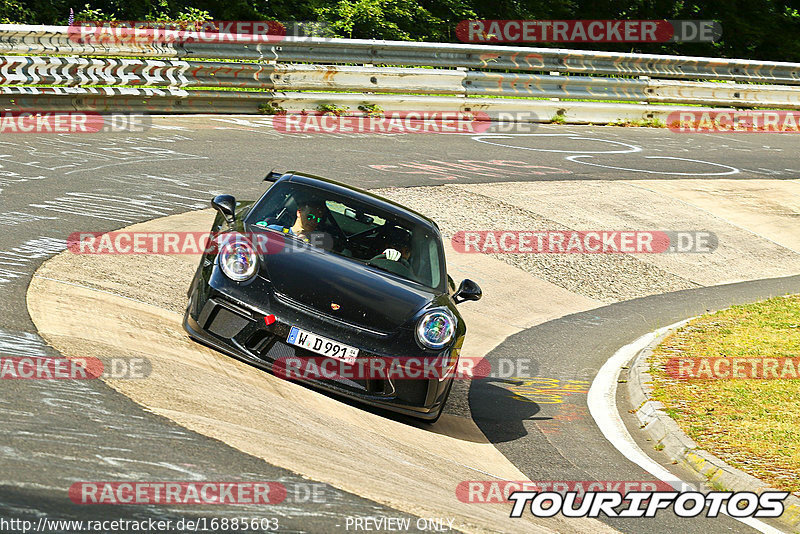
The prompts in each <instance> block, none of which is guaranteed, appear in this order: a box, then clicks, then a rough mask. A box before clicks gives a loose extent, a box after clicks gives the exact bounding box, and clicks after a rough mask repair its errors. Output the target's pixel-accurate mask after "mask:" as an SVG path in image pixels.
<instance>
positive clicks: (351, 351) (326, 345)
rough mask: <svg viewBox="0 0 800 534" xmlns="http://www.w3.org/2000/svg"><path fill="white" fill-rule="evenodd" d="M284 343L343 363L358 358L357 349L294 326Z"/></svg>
mask: <svg viewBox="0 0 800 534" xmlns="http://www.w3.org/2000/svg"><path fill="white" fill-rule="evenodd" d="M286 342H287V343H289V344H291V345H297V346H298V347H303V348H304V349H308V350H310V351H311V352H316V353H317V354H322V355H323V356H327V357H329V358H334V359H336V360H341V361H343V362H345V363H353V362H355V361H356V358H357V357H358V349H357V348H355V347H351V346H350V345H345V344H344V343H339V342H338V341H334V340H332V339H328V338H327V337H322V336H318V335H317V334H314V333H313V332H308V331H306V330H301V329H300V328H297V327H296V326H293V327H292V329H291V330H290V331H289V337H288V338H286Z"/></svg>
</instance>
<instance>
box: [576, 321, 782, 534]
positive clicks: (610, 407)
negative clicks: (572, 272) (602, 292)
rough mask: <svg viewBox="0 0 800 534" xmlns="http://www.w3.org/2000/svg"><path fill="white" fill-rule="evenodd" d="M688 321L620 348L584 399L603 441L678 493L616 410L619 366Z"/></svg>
mask: <svg viewBox="0 0 800 534" xmlns="http://www.w3.org/2000/svg"><path fill="white" fill-rule="evenodd" d="M690 320H691V319H686V320H684V321H680V322H677V323H675V324H673V325H670V326H666V327H664V328H660V329H658V330H656V331H655V332H651V333H649V334H645V335H644V336H642V337H640V338H639V339H637V340H636V341H634V342H633V343H630V344H628V345H625V346H624V347H622V348H621V349H619V350H618V351H617V352H616V353H614V355H613V356H612V357H611V358H609V359H608V360H607V361H606V363H604V364H603V366H602V367H601V368H600V371H598V373H597V376H596V377H595V379H594V381H593V382H592V386H591V387H590V388H589V394H588V396H587V403H588V404H589V412H590V413H591V414H592V417H593V418H594V422H595V424H597V427H598V428H599V429H600V431H601V432H602V433H603V435H604V436H605V437H606V439H607V440H608V441H610V442H611V444H612V445H613V446H614V448H616V449H617V450H618V451H619V452H620V453H622V455H623V456H625V457H626V458H627V459H628V460H630V461H631V462H633V463H635V464H636V465H638V466H639V467H641V468H642V469H644V470H645V471H647V472H648V473H650V474H651V475H653V476H655V477H656V478H658V479H659V480H662V481H664V482H666V483H668V484H670V485H671V486H672V487H674V488H675V489H676V490H678V491H681V489H682V487H683V484H686V483H685V482H683V481H681V480H680V479H679V478H678V477H676V476H675V475H673V474H672V473H670V472H669V471H667V470H666V469H664V468H663V467H662V466H661V465H659V464H658V463H657V462H656V461H655V460H653V459H652V458H650V457H649V456H648V455H647V454H646V453H645V452H644V451H643V450H642V449H641V448H639V446H638V445H637V444H636V442H635V441H634V440H633V438H632V437H631V435H630V433H629V432H628V429H627V428H625V423H623V422H622V418H621V417H620V416H619V411H618V409H617V380H618V378H619V371H620V369H621V368H622V366H623V365H625V364H627V363H628V362H629V361H631V360H632V359H633V358H634V356H636V354H637V353H638V352H639V351H640V350H642V349H644V348H645V347H646V346H647V345H648V344H650V343H651V342H652V341H653V340H654V339H656V338H657V337H658V336H660V335H662V334H664V333H666V332H667V331H668V330H670V329H672V328H677V327H679V326H682V325H683V324H685V323H687V322H689V321H690ZM733 519H735V520H736V521H739V522H741V523H744V524H745V525H747V526H749V527H751V528H754V529H756V530H758V531H760V532H764V533H767V534H781V532H782V531H780V530H778V529H776V528H774V527H772V526H770V525H767V524H766V523H764V522H763V521H759V520H758V519H755V518H752V517H745V518H739V517H734V518H733Z"/></svg>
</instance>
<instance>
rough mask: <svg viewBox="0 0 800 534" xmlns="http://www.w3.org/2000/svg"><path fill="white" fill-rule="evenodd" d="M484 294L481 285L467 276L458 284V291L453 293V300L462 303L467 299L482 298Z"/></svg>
mask: <svg viewBox="0 0 800 534" xmlns="http://www.w3.org/2000/svg"><path fill="white" fill-rule="evenodd" d="M482 296H483V291H481V286H479V285H478V284H476V283H475V282H473V281H472V280H470V279H469V278H466V279H464V281H463V282H461V285H460V286H458V291H456V292H455V293H454V294H453V300H454V301H455V303H456V304H460V303H462V302H464V301H465V300H480V299H481V297H482Z"/></svg>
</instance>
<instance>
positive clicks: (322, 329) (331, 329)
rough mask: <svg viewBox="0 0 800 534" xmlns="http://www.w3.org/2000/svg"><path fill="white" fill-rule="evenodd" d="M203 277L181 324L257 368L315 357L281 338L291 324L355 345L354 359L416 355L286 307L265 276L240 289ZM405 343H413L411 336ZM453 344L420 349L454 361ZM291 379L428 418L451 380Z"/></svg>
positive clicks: (434, 413)
mask: <svg viewBox="0 0 800 534" xmlns="http://www.w3.org/2000/svg"><path fill="white" fill-rule="evenodd" d="M208 282H209V283H208V284H204V283H202V281H201V282H200V284H198V285H196V286H194V290H193V291H192V292H191V295H190V301H189V307H188V309H187V311H186V315H185V317H184V329H185V330H186V332H187V333H188V334H189V336H190V337H192V338H194V339H196V340H198V341H201V342H203V343H205V344H208V345H210V346H212V347H214V348H216V349H217V350H220V351H222V352H224V353H226V354H228V355H231V356H234V357H236V358H238V359H240V360H243V361H245V362H247V363H250V364H252V365H254V366H257V367H259V368H262V369H265V370H268V371H272V370H273V364H274V363H275V361H276V360H278V359H281V358H291V357H299V358H306V357H315V358H320V357H321V356H320V355H318V354H316V353H313V352H309V351H307V350H305V349H303V348H300V347H296V346H294V345H289V344H287V343H286V339H287V337H288V335H289V330H290V328H291V327H292V326H298V327H300V328H302V329H305V330H309V331H312V332H315V333H319V335H324V336H326V337H329V338H331V339H336V340H338V341H341V342H343V343H347V344H350V345H353V346H356V347H358V348H359V358H376V357H377V358H387V355H386V352H387V350H388V351H389V352H390V353H393V354H401V356H400V357H399V358H398V359H399V361H402V360H403V358H402V356H416V354H402V352H396V351H397V350H398V349H397V347H398V340H396V339H392V338H391V336H386V335H385V334H384V335H381V334H378V333H372V332H367V333H361V334H359V333H358V332H357V331H356V330H355V329H354V328H353V329H348V328H347V327H346V326H342V325H332V324H330V322H329V321H326V320H325V318H324V317H313V316H310V315H309V314H308V313H306V312H304V311H302V310H298V309H296V308H295V307H291V306H288V305H286V304H285V303H284V302H281V300H280V299H277V298H275V297H274V296H273V294H272V292H271V287H270V286H269V284H268V282H267V281H266V280H263V279H260V278H258V277H256V278H255V279H254V280H253V281H252V284H251V287H249V288H248V289H247V291H246V292H242V287H241V286H240V285H238V284H235V283H233V282H230V281H228V280H226V279H223V278H222V277H216V276H213V275H212V277H211V279H210V280H208ZM251 294H258V295H264V296H265V297H266V298H264V299H262V300H263V301H264V303H265V304H266V306H265V305H263V304H262V305H259V306H258V307H256V306H255V305H253V304H252V303H249V302H246V301H245V298H249V297H248V295H251ZM268 313H269V314H272V315H274V316H275V317H276V318H277V321H276V322H275V323H273V324H271V325H269V326H267V325H266V324H265V323H264V316H265V315H266V314H268ZM459 342H460V340H459ZM411 343H412V344H413V343H414V341H413V339H412V340H411ZM459 344H460V343H456V344H455V346H454V347H451V348H449V349H447V350H444V351H441V352H439V353H437V354H434V355H430V354H426V355H425V357H426V358H431V357H436V358H444V359H446V361H448V362H452V363H451V364H452V365H454V364H455V360H457V358H458V348H457V346H458V345H459ZM406 345H408V340H406ZM384 347H385V349H384ZM291 380H292V381H297V382H302V383H305V384H308V385H310V386H312V387H315V388H319V389H322V390H325V391H328V392H331V393H335V394H338V395H343V396H346V397H349V398H352V399H356V400H358V401H360V402H363V403H365V404H368V405H371V406H375V407H378V408H383V409H387V410H390V411H393V412H397V413H401V414H404V415H408V416H412V417H415V418H418V419H423V420H425V419H427V420H433V419H435V418H437V417H438V415H439V412H440V410H441V408H442V406H443V404H444V402H445V400H446V398H447V394H448V391H449V387H450V384H451V382H452V380H453V379H452V377H451V376H450V377H447V378H432V379H431V378H421V379H409V378H406V379H397V378H392V377H387V378H381V377H379V378H375V377H363V378H353V379H349V378H344V377H337V378H335V379H330V380H327V379H303V378H299V377H296V378H292V379H291Z"/></svg>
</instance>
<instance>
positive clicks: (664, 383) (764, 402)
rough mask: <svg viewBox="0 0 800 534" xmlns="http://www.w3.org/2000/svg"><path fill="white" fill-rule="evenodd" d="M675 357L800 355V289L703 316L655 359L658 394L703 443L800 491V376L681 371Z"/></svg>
mask: <svg viewBox="0 0 800 534" xmlns="http://www.w3.org/2000/svg"><path fill="white" fill-rule="evenodd" d="M671 358H681V359H683V358H758V359H761V358H800V295H793V296H789V297H776V298H772V299H769V300H766V301H762V302H757V303H754V304H748V305H743V306H733V307H731V308H728V309H726V310H722V311H719V312H716V313H711V314H707V315H704V316H702V317H699V318H697V319H695V320H693V321H691V322H690V323H688V324H686V325H685V326H683V327H682V328H680V329H679V330H677V331H676V332H674V333H672V334H671V335H670V336H668V337H667V338H666V339H665V340H664V341H663V342H662V343H661V344H660V345H659V346H658V347H656V349H655V351H654V353H653V356H652V357H651V359H650V373H651V376H652V378H653V396H654V398H655V399H656V400H659V401H661V402H662V403H664V405H665V407H666V412H667V413H668V414H669V415H670V416H671V417H672V418H673V419H675V420H676V421H677V423H678V425H679V426H680V427H681V429H682V430H683V431H684V432H686V434H688V435H689V436H690V437H691V438H692V439H693V440H695V442H697V444H698V445H699V446H700V448H702V449H705V450H707V451H709V452H711V453H712V454H714V455H716V456H718V457H719V458H722V459H723V460H724V461H726V462H728V463H729V464H731V465H732V466H734V467H736V468H738V469H741V470H743V471H745V472H747V473H749V474H751V475H753V476H755V477H757V478H759V479H761V480H763V481H765V482H767V483H768V484H770V485H771V486H773V487H775V488H779V489H783V490H785V491H791V492H792V493H794V494H795V495H798V496H800V379H793V378H777V379H752V378H751V379H741V378H740V379H713V380H710V379H688V380H687V379H678V378H677V377H676V374H675V373H669V372H667V365H666V364H667V362H668V361H669V360H670V359H671ZM795 363H797V361H795ZM786 376H792V375H791V374H790V375H786ZM797 376H800V374H798V375H797Z"/></svg>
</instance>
